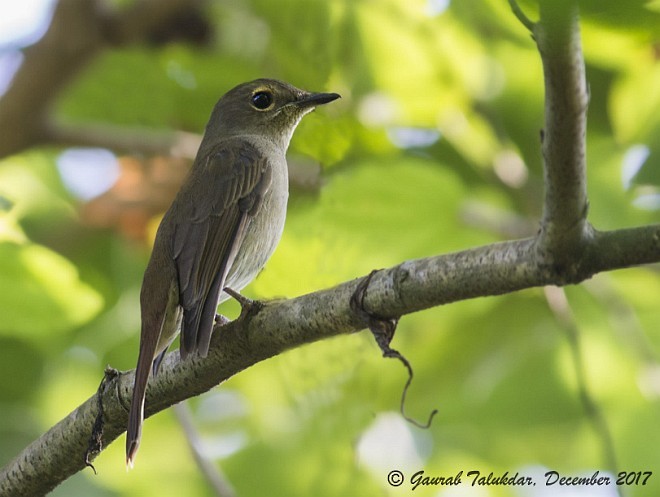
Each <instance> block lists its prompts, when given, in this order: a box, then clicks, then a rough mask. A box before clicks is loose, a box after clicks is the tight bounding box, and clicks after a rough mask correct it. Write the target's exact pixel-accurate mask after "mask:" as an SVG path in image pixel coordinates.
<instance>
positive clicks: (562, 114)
mask: <svg viewBox="0 0 660 497" xmlns="http://www.w3.org/2000/svg"><path fill="white" fill-rule="evenodd" d="M540 14H541V19H540V21H539V22H538V23H537V24H535V25H534V39H535V40H536V43H537V45H538V49H539V52H540V53H541V60H542V62H543V75H544V83H545V130H544V132H543V144H542V149H543V159H544V172H545V177H544V185H545V200H544V204H543V219H542V222H541V229H542V237H543V244H544V245H546V246H547V248H548V250H549V251H550V252H551V253H552V255H553V257H554V258H555V259H556V260H557V263H560V264H562V263H567V262H569V263H570V260H571V257H572V254H571V253H570V252H569V251H568V249H569V248H570V249H571V250H575V249H576V248H579V247H580V245H581V244H580V243H579V241H580V240H583V241H584V240H586V239H588V238H589V237H590V236H591V232H590V226H589V224H588V223H587V210H588V209H587V208H588V201H587V179H586V167H587V166H586V144H585V140H586V131H587V105H588V101H589V97H588V95H587V85H586V80H585V71H584V58H583V56H582V47H581V43H580V27H579V24H578V9H577V4H576V2H575V1H574V0H542V1H541V3H540Z"/></svg>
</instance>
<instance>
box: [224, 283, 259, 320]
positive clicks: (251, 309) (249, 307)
mask: <svg viewBox="0 0 660 497" xmlns="http://www.w3.org/2000/svg"><path fill="white" fill-rule="evenodd" d="M223 290H224V291H225V293H227V294H228V295H230V296H231V297H232V298H234V300H236V301H237V302H238V303H239V304H241V315H240V316H239V317H238V319H242V318H245V317H246V316H248V315H249V314H256V313H257V312H259V310H261V308H262V307H263V306H264V303H263V302H260V301H258V300H252V299H249V298H247V297H245V296H243V295H241V294H240V293H238V292H237V291H235V290H232V289H231V288H229V287H225V288H224V289H223Z"/></svg>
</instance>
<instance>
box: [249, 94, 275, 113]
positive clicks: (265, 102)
mask: <svg viewBox="0 0 660 497" xmlns="http://www.w3.org/2000/svg"><path fill="white" fill-rule="evenodd" d="M272 103H273V95H272V93H270V92H268V91H258V92H257V93H255V94H254V95H252V105H253V106H254V107H255V108H257V109H259V110H265V109H267V108H268V107H270V106H271V104H272Z"/></svg>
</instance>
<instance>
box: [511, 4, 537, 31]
mask: <svg viewBox="0 0 660 497" xmlns="http://www.w3.org/2000/svg"><path fill="white" fill-rule="evenodd" d="M509 5H510V6H511V10H512V11H513V14H514V15H515V16H516V17H517V18H518V20H519V21H520V22H521V24H522V25H523V26H525V27H526V28H527V29H528V30H529V32H530V33H532V34H534V27H535V26H536V23H535V22H533V21H532V20H531V19H530V18H529V17H527V16H526V15H525V13H524V12H523V11H522V9H521V8H520V5H518V2H516V0H509Z"/></svg>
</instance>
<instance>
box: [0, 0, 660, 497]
mask: <svg viewBox="0 0 660 497" xmlns="http://www.w3.org/2000/svg"><path fill="white" fill-rule="evenodd" d="M56 3H57V2H56V0H31V1H22V2H7V1H5V2H2V3H1V4H0V93H2V92H4V91H6V90H7V88H9V87H10V85H11V81H12V77H13V74H15V72H16V71H17V70H18V69H19V68H20V66H21V63H22V61H23V60H24V55H23V53H24V52H23V51H24V49H25V48H26V47H28V46H30V45H32V44H33V43H35V42H36V41H37V40H38V39H39V38H40V37H41V35H42V34H43V33H44V32H45V30H46V29H47V28H48V26H49V23H50V20H51V16H52V12H53V9H54V8H55V6H56ZM132 3H133V2H132V1H131V0H125V1H114V2H113V1H109V2H107V4H108V6H109V8H126V7H127V6H130V5H131V4H132ZM521 5H522V7H523V9H524V10H525V11H526V12H527V13H528V15H529V16H530V17H532V18H535V16H536V10H537V6H536V4H535V2H533V1H532V0H529V1H525V2H522V3H521ZM581 9H582V19H581V28H582V35H583V45H584V53H585V58H586V63H587V77H588V81H589V88H590V95H591V102H590V107H589V115H588V124H589V131H588V136H587V143H588V187H589V198H590V212H589V219H590V220H591V222H592V223H593V224H594V225H595V226H596V227H597V228H598V229H617V228H623V227H630V226H637V225H641V224H647V223H654V222H655V223H657V222H658V220H659V219H660V210H659V209H660V193H659V190H658V185H659V184H660V168H659V163H660V140H659V139H658V136H660V62H659V58H660V39H659V37H658V35H659V33H660V15H659V14H660V2H658V0H654V1H649V2H645V1H641V0H634V1H633V0H629V1H627V2H620V1H614V0H591V1H586V2H581ZM189 14H190V20H189V21H186V22H183V23H182V25H183V26H184V28H182V33H181V34H180V36H173V35H172V36H170V35H171V33H170V34H168V33H165V34H162V33H161V34H160V35H159V36H156V35H154V37H153V39H151V40H149V41H147V42H140V43H133V44H127V45H126V46H122V47H115V48H109V49H107V50H104V51H102V52H100V53H99V54H98V56H96V57H95V58H93V60H91V61H90V62H89V64H88V65H86V66H85V70H84V71H82V72H81V73H80V74H78V75H76V77H75V78H72V79H71V81H70V83H69V84H68V85H67V86H66V87H65V88H64V89H63V90H62V91H61V93H59V94H57V95H56V96H54V97H53V102H52V110H51V113H52V115H53V117H54V118H55V119H56V120H57V121H58V122H61V123H64V124H66V125H71V126H78V127H79V128H78V129H80V127H82V128H83V129H92V130H101V131H100V134H98V135H99V136H98V137H97V141H98V146H94V147H87V148H83V147H78V146H76V143H75V140H73V143H71V145H72V146H73V147H68V146H64V145H58V144H49V145H40V146H35V147H32V148H30V149H26V150H22V151H21V152H19V153H16V154H13V155H11V156H8V157H4V158H2V159H1V160H0V372H1V374H0V464H4V463H6V462H7V461H9V460H11V458H12V457H14V456H15V455H16V454H17V453H18V452H19V451H20V450H21V449H22V448H23V447H24V446H26V445H27V444H28V443H29V442H31V441H32V440H33V439H35V438H36V437H38V436H39V435H40V434H41V433H42V432H44V431H45V430H46V429H48V428H49V427H50V426H52V425H53V424H54V423H55V422H57V421H58V420H59V419H61V418H62V417H64V416H66V415H67V414H68V413H69V412H70V411H71V410H72V409H74V408H75V407H76V406H77V405H79V404H80V403H81V402H83V401H84V400H86V399H87V398H88V397H89V396H90V395H92V394H93V393H94V391H95V390H96V388H97V386H98V384H99V381H100V380H101V377H102V373H103V369H104V367H105V366H106V365H107V364H109V365H112V366H114V367H116V368H118V369H131V368H133V367H134V365H135V361H136V357H137V348H138V335H139V321H140V318H139V302H138V295H139V289H140V283H141V278H142V272H143V270H144V267H145V265H146V261H147V258H148V256H149V253H150V244H151V240H152V238H153V235H154V232H155V228H156V226H157V224H158V222H159V219H160V216H161V215H162V213H163V212H164V210H165V209H166V208H167V205H168V202H169V201H170V200H171V198H172V196H173V194H174V192H175V191H176V189H177V186H178V184H180V182H181V180H182V178H183V176H184V175H185V172H186V170H187V168H188V167H189V165H190V161H189V160H188V159H187V158H186V157H185V154H183V155H184V157H175V156H173V155H172V154H167V153H166V149H163V151H162V153H154V152H153V151H148V150H146V149H141V147H140V143H143V142H145V143H146V142H147V141H148V137H154V136H161V135H160V133H162V136H165V137H167V136H169V135H167V133H168V132H170V131H185V132H189V133H194V134H199V133H202V132H203V128H204V125H205V123H206V120H207V118H208V115H209V113H210V110H211V108H212V106H213V104H214V103H215V101H216V100H217V98H218V97H219V96H220V95H221V94H223V93H224V92H225V91H227V90H228V89H230V88H231V87H233V86H234V85H236V84H238V83H240V82H243V81H246V80H250V79H253V78H257V77H276V78H280V79H284V80H287V81H289V82H291V83H293V84H295V85H297V86H300V87H303V88H306V89H310V90H316V91H336V92H339V93H341V94H342V97H343V98H342V99H341V100H340V101H338V102H335V103H333V104H332V105H329V106H327V107H324V108H322V109H319V110H318V111H317V112H315V113H314V114H312V115H310V116H308V117H306V118H305V120H304V121H303V122H302V124H301V125H300V127H299V129H298V131H297V133H296V135H295V136H294V139H293V141H292V144H291V148H290V153H289V157H290V162H291V164H292V192H291V200H290V207H289V214H288V219H287V225H286V228H285V232H284V236H283V239H282V242H281V243H280V246H279V248H278V249H277V251H276V253H275V255H274V256H273V258H272V260H271V261H270V262H269V264H268V265H267V267H266V269H265V270H264V271H263V272H262V274H261V275H260V276H259V277H258V278H257V280H256V281H255V282H254V283H253V284H252V285H250V286H249V287H248V288H247V289H246V291H245V293H246V294H247V295H248V296H250V297H255V298H263V299H267V298H275V297H294V296H297V295H300V294H303V293H307V292H311V291H314V290H318V289H322V288H326V287H328V286H331V285H333V284H336V283H339V282H342V281H345V280H348V279H352V278H356V277H359V276H363V275H365V274H367V273H368V272H369V271H370V270H371V269H373V268H380V267H387V266H390V265H394V264H397V263H399V262H401V261H403V260H407V259H412V258H417V257H424V256H430V255H435V254H441V253H447V252H451V251H456V250H461V249H466V248H470V247H474V246H477V245H481V244H487V243H491V242H496V241H499V240H505V239H510V238H516V237H522V236H529V235H532V234H534V233H535V231H536V229H537V228H538V220H539V216H540V212H541V199H542V191H543V190H542V187H543V186H542V171H541V157H540V150H539V131H540V129H541V128H542V123H543V96H544V89H543V79H542V72H541V64H540V59H539V55H538V52H537V50H536V48H535V45H534V43H533V40H532V39H531V38H530V35H529V33H528V32H527V31H526V30H525V29H524V28H523V26H522V25H521V24H520V23H519V22H518V21H517V20H516V19H515V17H514V16H513V15H512V13H511V11H510V9H509V6H508V3H507V2H506V1H505V0H480V1H476V0H462V1H457V0H454V1H450V0H329V1H328V0H277V1H273V0H245V1H238V0H222V1H220V0H218V1H209V2H206V3H205V4H201V7H200V8H198V9H195V10H194V11H191V12H190V13H189ZM5 104H6V102H5ZM0 105H3V100H2V95H0ZM92 125H93V126H97V127H92ZM88 126H89V128H88ZM118 130H123V131H128V132H129V134H130V135H131V136H132V137H133V138H134V141H135V143H136V144H137V145H135V146H133V147H129V149H128V150H117V149H116V147H115V148H108V147H111V143H116V142H117V141H116V140H115V138H117V137H118V138H117V140H119V141H121V139H122V137H124V138H125V136H126V135H125V134H124V135H122V134H121V133H118V135H117V137H115V136H114V133H115V132H117V131H118ZM0 132H2V130H0ZM104 136H105V137H107V142H108V144H107V145H106V146H104V145H103V141H104ZM192 142H193V144H194V136H193V137H192ZM193 148H194V147H193ZM658 270H659V267H658V266H657V265H655V266H651V267H644V268H634V269H627V270H621V271H616V272H612V273H607V274H600V275H597V276H595V277H594V278H592V279H591V280H589V281H587V282H584V283H583V284H581V285H579V286H571V287H568V288H566V289H565V295H566V301H564V300H563V294H562V293H561V292H557V291H553V290H550V291H544V289H540V288H539V289H530V290H526V291H521V292H517V293H515V294H511V295H504V296H500V297H492V298H481V299H475V300H470V301H466V302H459V303H455V304H451V305H447V306H443V307H439V308H435V309H432V310H428V311H424V312H420V313H417V314H415V315H411V316H406V317H404V318H403V319H402V320H401V323H400V325H399V329H398V332H397V334H396V337H395V339H394V342H393V343H392V346H393V347H395V348H396V349H398V350H399V351H401V352H402V353H403V354H404V355H405V356H406V357H407V358H408V359H409V361H410V362H411V363H412V365H413V368H414V370H415V379H414V381H413V383H412V386H411V388H410V391H409V392H408V399H407V404H406V412H407V414H409V415H410V416H412V417H415V418H416V419H419V420H425V419H426V417H427V416H428V413H429V412H430V411H431V410H432V409H435V408H437V409H438V410H439V413H438V415H437V417H436V419H435V421H434V423H433V425H432V426H431V428H430V429H428V430H421V429H418V428H416V427H415V426H413V425H411V424H409V423H407V422H406V421H405V420H404V419H403V418H402V417H401V415H400V414H399V413H398V407H399V401H400V396H401V390H402V388H403V385H404V383H405V380H406V377H407V376H406V371H405V370H404V368H403V367H402V366H401V364H400V363H398V362H397V361H391V360H386V359H383V358H381V357H380V351H379V349H378V348H377V346H376V345H375V344H374V343H373V339H372V338H371V336H370V335H369V334H368V333H358V334H355V335H351V336H342V337H337V338H334V339H332V340H327V341H323V342H320V343H316V344H312V345H308V346H305V347H302V348H300V349H297V350H292V351H289V352H287V353H285V354H282V355H281V356H279V357H276V358H273V359H271V360H268V361H266V362H264V363H261V364H258V365H257V366H255V367H253V368H250V369H249V370H247V371H244V372H242V373H241V374H239V375H237V376H236V377H234V378H232V379H230V380H229V381H227V382H226V383H224V384H223V385H220V386H219V387H217V388H215V389H214V390H213V391H211V392H209V393H207V394H205V395H203V396H201V397H199V398H196V399H193V400H192V401H191V402H190V407H191V412H192V417H193V421H194V423H195V426H196V428H197V430H199V432H200V436H201V437H202V441H203V445H202V450H203V452H204V454H205V455H206V456H207V457H208V458H209V459H210V460H212V461H213V462H214V464H215V465H216V466H217V467H218V468H220V469H221V471H222V472H223V473H224V477H225V478H226V480H227V481H228V482H229V483H230V485H231V486H232V487H233V488H234V490H235V492H236V494H237V495H239V496H244V497H250V496H262V495H271V496H280V495H281V496H308V495H315V496H319V497H324V496H327V497H335V496H346V495H355V496H358V495H359V496H364V497H367V496H383V495H392V496H400V495H410V493H411V486H410V485H409V484H408V483H404V484H403V485H402V486H401V487H398V488H394V487H392V486H390V485H389V484H388V482H387V478H386V477H387V474H388V473H389V472H390V471H391V470H394V469H398V470H401V471H402V472H403V473H404V475H405V476H406V478H409V477H410V475H412V473H414V472H416V471H418V470H424V471H425V473H426V474H427V475H433V476H450V475H454V474H456V473H457V472H459V471H461V470H462V471H464V472H467V471H470V470H479V471H481V472H482V473H484V474H488V473H490V472H491V471H492V472H493V473H495V474H496V475H497V474H502V473H504V472H505V471H508V472H509V474H514V473H516V472H520V473H521V474H525V475H529V476H534V477H535V478H537V481H538V483H537V486H536V487H531V488H525V489H521V488H516V487H496V486H490V487H477V488H472V487H468V486H466V485H464V486H461V487H455V488H454V487H452V488H447V487H440V486H437V487H420V488H417V489H416V490H415V495H422V496H425V495H427V496H446V497H449V496H451V497H455V496H462V495H470V496H477V497H491V496H493V497H494V496H513V497H515V496H526V497H527V496H530V497H539V496H546V495H564V496H567V495H571V496H574V495H580V496H585V495H588V496H596V495H597V496H614V495H616V490H615V488H614V486H610V487H607V488H591V487H580V488H568V489H558V488H556V487H550V488H546V487H545V486H544V485H542V482H543V478H542V475H543V473H545V472H546V471H549V470H556V471H559V472H562V473H565V474H569V475H591V474H593V473H594V471H596V470H598V471H600V472H601V473H603V472H606V471H608V470H612V469H613V468H612V467H611V466H610V463H611V460H612V459H613V458H615V459H616V462H617V463H618V469H619V470H621V471H623V470H625V471H642V472H643V471H652V472H653V473H654V474H653V475H652V476H651V477H650V479H649V480H648V481H647V484H646V485H645V486H640V485H637V486H635V485H632V486H629V487H627V488H626V489H625V492H627V493H626V495H629V496H646V495H654V494H657V493H658V492H659V491H660V453H659V452H658V450H657V447H659V446H660V429H659V428H658V419H660V401H659V395H660V365H659V363H658V346H659V345H660V314H659V311H658V302H659V299H660V275H659V274H658ZM221 312H222V313H224V314H226V315H229V316H230V317H233V316H236V314H237V312H238V309H237V306H236V305H235V304H234V303H232V302H228V303H226V304H223V307H222V308H221ZM576 353H577V354H576ZM576 357H577V359H576ZM585 396H586V397H585ZM585 398H586V399H587V401H586V402H585V401H584V399H585ZM608 434H609V436H608ZM123 450H124V448H123V438H121V439H120V440H119V441H118V442H117V443H115V444H113V445H111V446H110V447H109V448H108V449H107V450H105V451H104V452H103V453H102V454H101V455H100V456H99V457H98V459H97V460H96V462H95V466H96V468H97V470H98V473H99V474H98V475H97V476H94V475H93V474H92V472H91V471H84V472H82V473H80V474H77V475H75V476H74V477H72V478H71V479H69V480H68V481H66V482H65V483H64V484H63V485H61V486H60V487H59V488H58V489H56V490H55V491H54V492H53V495H56V496H82V495H85V496H91V495H94V496H101V497H112V496H126V497H128V496H145V495H158V496H160V497H167V496H180V495H189V496H193V495H194V496H210V495H214V493H213V491H212V490H211V488H210V487H209V485H208V484H207V482H206V480H205V479H204V478H203V477H202V476H201V473H200V471H199V470H198V468H197V466H196V464H195V462H194V460H193V458H192V456H191V455H190V451H189V448H188V444H187V441H186V438H185V436H184V434H183V430H182V428H181V426H180V424H179V422H178V421H177V418H176V417H175V415H174V413H173V412H172V410H168V411H165V412H163V413H160V414H158V415H156V416H155V417H153V418H151V419H149V420H148V421H147V422H146V427H145V432H144V439H143V443H142V446H141V450H140V454H139V458H138V461H137V464H136V468H135V469H134V470H133V471H131V472H129V473H127V472H126V471H125V469H124V456H123ZM562 491H563V492H564V493H562Z"/></svg>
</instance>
